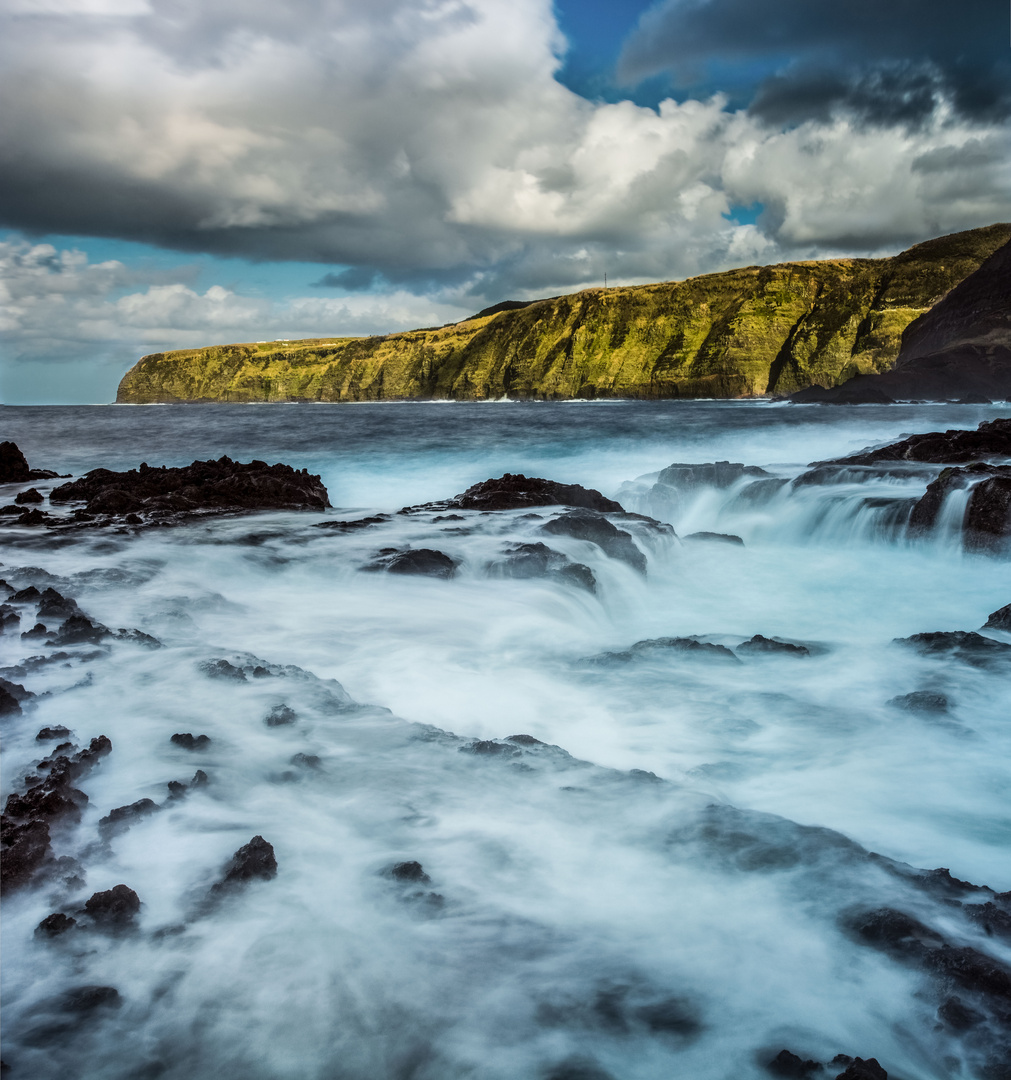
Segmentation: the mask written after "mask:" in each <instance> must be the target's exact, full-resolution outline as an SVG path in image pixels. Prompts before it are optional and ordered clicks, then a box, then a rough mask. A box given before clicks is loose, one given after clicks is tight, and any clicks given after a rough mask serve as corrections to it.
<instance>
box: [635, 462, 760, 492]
mask: <svg viewBox="0 0 1011 1080" xmlns="http://www.w3.org/2000/svg"><path fill="white" fill-rule="evenodd" d="M744 476H754V477H757V478H758V479H763V480H764V479H770V478H771V476H772V474H771V473H768V472H766V471H765V469H760V468H759V467H758V466H757V465H744V464H742V463H741V462H739V461H709V462H704V463H702V464H699V465H685V464H682V463H680V462H675V463H674V464H673V465H668V466H667V468H666V469H663V470H662V471H661V472H660V474H659V475H658V476H657V478H656V482H657V483H658V484H666V485H668V486H669V487H676V488H678V489H679V490H681V491H686V490H692V489H694V488H700V487H715V488H728V487H732V486H733V485H734V484H736V483H737V481H738V480H740V479H741V478H742V477H744Z"/></svg>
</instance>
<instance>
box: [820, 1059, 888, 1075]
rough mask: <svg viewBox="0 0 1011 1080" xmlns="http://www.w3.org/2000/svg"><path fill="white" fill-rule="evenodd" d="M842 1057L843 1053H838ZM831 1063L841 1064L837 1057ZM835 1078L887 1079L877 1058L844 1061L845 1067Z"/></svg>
mask: <svg viewBox="0 0 1011 1080" xmlns="http://www.w3.org/2000/svg"><path fill="white" fill-rule="evenodd" d="M840 1057H844V1055H840ZM833 1064H842V1062H841V1061H840V1060H839V1058H836V1061H835V1062H834V1063H833ZM835 1080H888V1073H886V1072H885V1070H884V1069H882V1068H881V1066H880V1065H879V1064H878V1059H877V1058H867V1059H866V1060H865V1059H864V1058H859V1057H858V1058H853V1059H852V1060H847V1061H846V1068H845V1069H844V1070H843V1072H841V1073H839V1074H838V1075H837V1076H836V1078H835Z"/></svg>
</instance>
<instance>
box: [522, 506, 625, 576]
mask: <svg viewBox="0 0 1011 1080" xmlns="http://www.w3.org/2000/svg"><path fill="white" fill-rule="evenodd" d="M541 532H543V533H546V534H547V535H549V536H569V537H572V538H573V539H575V540H588V541H589V542H590V543H591V544H596V546H597V547H599V548H600V549H601V550H602V551H603V552H604V554H605V555H608V556H610V557H611V558H612V559H619V560H620V561H621V562H624V563H627V564H628V565H629V566H631V567H632V568H633V569H634V570H638V571H639V573H641V574H645V573H646V556H645V555H643V553H642V552H641V551H640V550H639V548H638V547H637V546H636V544H635V541H634V540H633V539H632V537H631V534H630V533H627V532H625V531H624V529H619V528H617V527H616V526H615V525H613V524H612V523H611V522H610V521H608V520H607V518H606V517H604V516H603V514H600V513H597V512H596V511H593V510H570V511H569V512H568V513H566V514H561V515H559V516H558V517H556V518H552V519H551V520H550V521H546V522H545V523H544V524H543V525H542V526H541Z"/></svg>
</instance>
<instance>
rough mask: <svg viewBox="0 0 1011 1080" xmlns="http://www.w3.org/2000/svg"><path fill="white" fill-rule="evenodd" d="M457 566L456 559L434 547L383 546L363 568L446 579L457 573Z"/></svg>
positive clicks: (374, 571)
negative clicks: (400, 547) (403, 547)
mask: <svg viewBox="0 0 1011 1080" xmlns="http://www.w3.org/2000/svg"><path fill="white" fill-rule="evenodd" d="M456 567H457V563H456V560H455V559H451V558H450V557H449V556H448V555H447V554H446V553H445V552H443V551H436V550H435V549H434V548H405V549H398V548H383V549H382V550H381V551H378V552H377V553H376V555H375V556H374V558H373V560H372V562H370V563H368V564H366V565H365V566H363V567H362V569H363V570H367V571H369V572H371V573H377V572H385V573H387V574H413V575H416V576H419V577H434V578H442V579H443V580H446V579H448V578H451V577H452V576H453V575H454V574H455V573H456Z"/></svg>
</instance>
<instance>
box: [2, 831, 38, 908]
mask: <svg viewBox="0 0 1011 1080" xmlns="http://www.w3.org/2000/svg"><path fill="white" fill-rule="evenodd" d="M0 843H2V845H3V846H2V848H0V890H2V891H3V892H5V893H6V892H9V891H10V890H11V889H15V888H18V887H19V886H21V885H26V884H27V883H28V882H29V881H30V880H31V879H32V877H33V875H34V874H35V871H36V870H38V869H39V867H41V866H42V864H43V863H44V862H45V861H46V858H47V856H48V855H49V851H50V841H49V826H48V825H47V824H46V822H44V821H28V822H25V823H19V822H15V821H12V820H11V819H9V818H7V817H6V816H5V817H4V818H3V821H2V823H0Z"/></svg>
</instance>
